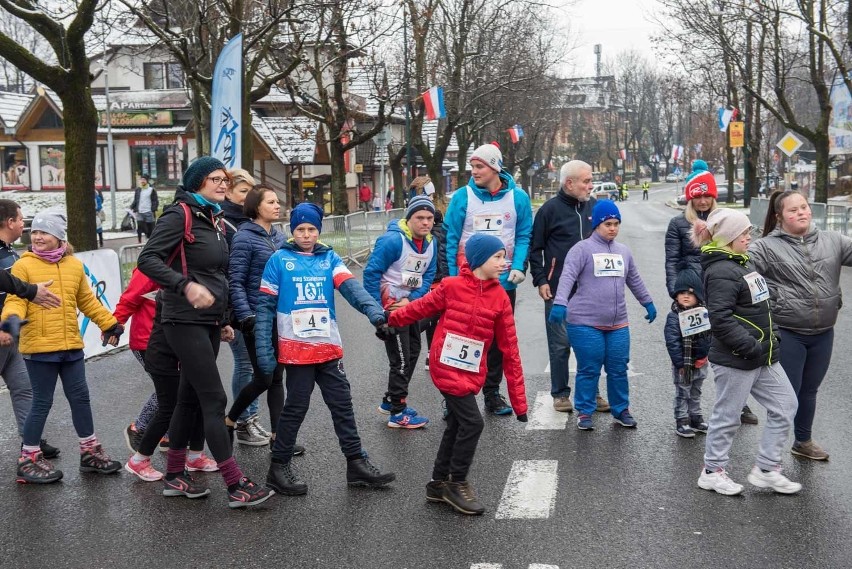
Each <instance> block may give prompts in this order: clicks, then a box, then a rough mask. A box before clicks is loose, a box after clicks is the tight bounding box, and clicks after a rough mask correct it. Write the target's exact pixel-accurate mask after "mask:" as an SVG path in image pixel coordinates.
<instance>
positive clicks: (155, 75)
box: [143, 63, 185, 89]
mask: <svg viewBox="0 0 852 569" xmlns="http://www.w3.org/2000/svg"><path fill="white" fill-rule="evenodd" d="M143 67H144V73H145V88H146V89H181V88H183V87H184V83H185V82H184V77H183V69H181V67H180V64H178V63H144V64H143Z"/></svg>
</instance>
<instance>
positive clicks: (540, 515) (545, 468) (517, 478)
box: [495, 460, 559, 520]
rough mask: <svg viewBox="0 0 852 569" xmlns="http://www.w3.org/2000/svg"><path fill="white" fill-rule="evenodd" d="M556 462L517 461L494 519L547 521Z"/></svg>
mask: <svg viewBox="0 0 852 569" xmlns="http://www.w3.org/2000/svg"><path fill="white" fill-rule="evenodd" d="M558 466H559V461H557V460H516V461H515V462H514V464H512V470H511V471H510V472H509V478H508V479H507V480H506V486H505V488H503V496H502V497H501V498H500V504H499V505H498V506H497V514H496V516H495V517H496V518H497V519H498V520H509V519H546V518H549V517H550V514H551V513H552V512H553V507H554V505H555V503H556V487H557V485H558V482H559V476H558V474H557V468H558Z"/></svg>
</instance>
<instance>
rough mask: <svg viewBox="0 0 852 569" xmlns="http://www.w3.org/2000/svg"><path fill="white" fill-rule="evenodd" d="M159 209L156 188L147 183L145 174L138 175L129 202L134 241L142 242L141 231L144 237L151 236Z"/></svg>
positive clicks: (148, 237)
mask: <svg viewBox="0 0 852 569" xmlns="http://www.w3.org/2000/svg"><path fill="white" fill-rule="evenodd" d="M159 209H160V199H159V198H158V197H157V190H155V189H154V186H152V185H151V184H150V183H149V180H148V177H147V176H139V186H137V188H136V190H134V192H133V202H132V203H131V204H130V211H132V212H133V213H134V214H136V241H137V242H138V243H142V234H143V233H144V234H145V238H146V239H150V238H151V233H153V231H154V222H155V221H156V219H157V211H159ZM102 246H103V245H102Z"/></svg>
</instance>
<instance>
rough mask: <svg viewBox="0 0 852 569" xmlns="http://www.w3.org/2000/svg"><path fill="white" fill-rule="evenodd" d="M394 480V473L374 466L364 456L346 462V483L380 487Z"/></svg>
mask: <svg viewBox="0 0 852 569" xmlns="http://www.w3.org/2000/svg"><path fill="white" fill-rule="evenodd" d="M394 480H396V474H394V473H393V472H386V473H384V474H382V471H381V470H379V469H378V468H376V467H375V466H374V465H373V463H371V462H370V461H369V460H368V459H367V458H366V457H364V458H357V459H355V460H349V461H347V462H346V483H347V484H349V485H350V486H367V487H368V488H381V487H382V486H384V485H386V484H390V483H391V482H393V481H394Z"/></svg>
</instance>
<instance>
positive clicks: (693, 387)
mask: <svg viewBox="0 0 852 569" xmlns="http://www.w3.org/2000/svg"><path fill="white" fill-rule="evenodd" d="M707 367H708V366H707V364H704V367H702V368H698V369H696V370H695V371H694V372H693V373H692V382H690V384H689V385H684V384H682V383H678V379H679V377H678V376H679V374H678V369H677V368H676V367H674V366H672V380H673V381H674V384H675V396H674V416H675V419H686V418H687V417H697V416H700V415H701V388H702V386H703V385H704V380H705V379H707Z"/></svg>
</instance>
